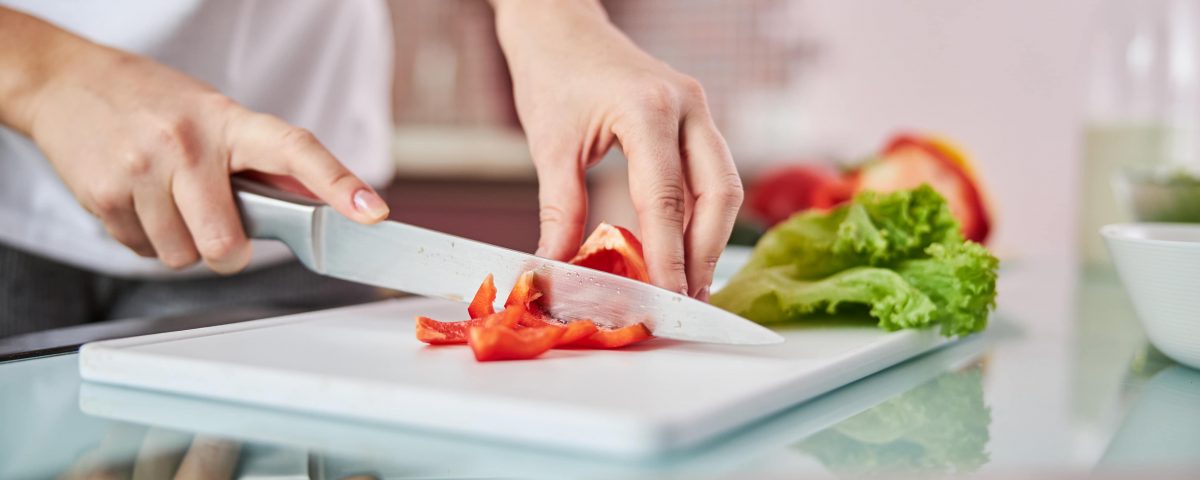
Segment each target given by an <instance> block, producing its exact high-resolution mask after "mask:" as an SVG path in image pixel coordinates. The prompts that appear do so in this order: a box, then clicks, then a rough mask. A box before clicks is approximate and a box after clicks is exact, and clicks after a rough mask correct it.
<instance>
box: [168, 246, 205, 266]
mask: <svg viewBox="0 0 1200 480" xmlns="http://www.w3.org/2000/svg"><path fill="white" fill-rule="evenodd" d="M158 259H159V261H161V262H162V263H163V264H164V265H166V266H167V268H170V269H172V270H179V269H181V268H185V267H188V266H190V265H192V264H194V263H196V262H197V261H199V260H200V255H199V254H198V253H196V250H194V249H179V250H172V251H168V252H162V253H160V254H159V256H158Z"/></svg>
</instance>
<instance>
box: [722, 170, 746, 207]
mask: <svg viewBox="0 0 1200 480" xmlns="http://www.w3.org/2000/svg"><path fill="white" fill-rule="evenodd" d="M715 193H716V197H717V200H718V201H719V202H720V203H722V204H724V205H727V206H730V207H732V208H737V207H740V206H741V205H742V201H744V200H745V197H746V192H745V189H744V188H743V187H742V179H741V177H739V176H738V174H737V173H736V172H730V173H728V174H725V175H723V176H722V177H721V180H720V182H719V183H718V184H717V186H716V190H715Z"/></svg>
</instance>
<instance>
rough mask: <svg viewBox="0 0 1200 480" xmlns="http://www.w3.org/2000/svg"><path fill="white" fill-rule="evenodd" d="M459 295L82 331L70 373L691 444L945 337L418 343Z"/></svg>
mask: <svg viewBox="0 0 1200 480" xmlns="http://www.w3.org/2000/svg"><path fill="white" fill-rule="evenodd" d="M417 315H427V316H430V317H433V318H437V319H440V320H456V319H463V318H465V317H466V311H465V307H464V305H463V304H458V303H451V302H447V301H442V300H433V299H404V300H389V301H384V302H378V303H371V304H366V305H360V306H354V307H347V308H340V309H334V310H325V311H319V312H310V313H304V314H299V315H291V316H286V317H279V318H273V319H266V320H258V321H253V322H245V323H238V324H233V325H221V326H216V327H208V328H200V329H196V330H188V331H182V332H171V333H162V334H155V335H147V336H142V337H133V338H126V339H120V340H109V341H103V342H96V343H89V344H87V345H84V346H83V348H82V349H81V350H80V360H79V368H80V372H81V374H82V376H83V378H84V379H86V380H90V381H96V382H103V383H112V384H119V385H126V386H134V387H142V388H148V389H153V390H165V391H170V392H177V393H184V394H190V395H198V396H203V397H211V398H218V399H225V400H233V401H239V402H247V403H252V404H259V405H266V406H275V407H283V408H288V409H294V410H301V411H311V412H319V413H325V414H331V415H337V416H345V417H354V418H358V419H362V420H368V421H378V422H387V423H394V424H399V425H404V426H409V427H417V428H421V429H429V430H438V431H444V432H452V433H456V434H463V435H470V436H479V437H487V438H491V439H495V440H501V441H506V442H510V441H517V442H523V443H529V444H537V445H541V446H543V447H552V448H558V449H570V450H583V451H588V452H593V453H599V454H607V455H616V456H648V455H654V454H659V453H663V452H666V451H669V450H676V449H681V448H686V447H689V446H693V445H696V444H698V443H701V442H703V441H705V440H708V439H711V438H713V437H714V436H716V435H718V434H720V433H723V432H727V431H730V430H732V429H735V428H737V427H739V426H743V425H745V424H747V423H749V422H751V421H753V420H756V419H760V418H762V417H764V416H767V415H769V414H771V413H775V412H778V411H780V410H782V409H785V408H787V407H789V406H792V405H795V404H797V403H800V402H802V401H804V400H807V399H810V398H812V397H815V396H817V395H820V394H822V393H825V392H828V391H830V390H833V389H835V388H838V387H840V386H842V385H845V384H848V383H850V382H852V381H854V380H857V379H859V378H861V377H864V376H866V375H869V374H871V373H874V372H876V371H879V370H881V369H883V368H886V367H888V366H891V365H893V364H896V363H898V362H901V361H903V360H905V359H907V358H910V357H912V356H915V355H918V354H920V353H922V352H925V351H928V350H930V349H932V348H935V347H937V346H939V345H941V344H943V343H945V342H946V340H945V339H943V338H942V337H940V336H939V335H938V334H937V333H936V332H935V331H932V330H924V331H902V332H895V333H885V332H882V331H880V330H878V329H876V328H874V327H870V326H851V327H822V328H797V329H791V330H782V331H780V333H781V334H783V336H784V337H786V339H787V341H786V342H785V343H783V344H779V345H769V346H744V347H738V346H723V345H705V344H694V343H683V342H675V341H669V340H662V339H656V340H652V341H649V342H645V343H643V344H639V345H635V346H632V347H629V348H626V349H623V350H614V351H599V350H553V351H551V352H548V353H547V354H546V355H544V356H543V357H540V358H538V359H536V360H531V361H515V362H492V363H478V362H476V361H475V359H474V357H473V356H472V355H471V352H470V351H469V350H468V349H467V348H466V347H465V346H444V347H431V346H427V345H424V344H422V343H420V342H418V341H417V340H416V338H415V336H414V332H413V329H414V327H413V318H414V317H415V316H417Z"/></svg>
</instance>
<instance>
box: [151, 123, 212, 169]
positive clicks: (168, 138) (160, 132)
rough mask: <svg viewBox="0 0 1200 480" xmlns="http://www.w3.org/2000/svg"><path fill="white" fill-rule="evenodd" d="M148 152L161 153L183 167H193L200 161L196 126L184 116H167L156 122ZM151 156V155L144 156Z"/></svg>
mask: <svg viewBox="0 0 1200 480" xmlns="http://www.w3.org/2000/svg"><path fill="white" fill-rule="evenodd" d="M152 131H153V137H152V140H151V142H152V143H151V144H150V145H149V146H148V147H147V148H146V150H147V151H148V152H162V154H164V155H169V156H171V157H174V158H176V159H178V161H179V162H181V164H182V166H184V167H194V166H196V164H197V163H198V162H199V160H200V152H199V145H198V144H197V142H196V141H195V138H194V136H195V133H196V126H195V124H194V123H193V122H192V120H190V119H189V118H187V117H185V116H168V117H165V118H161V119H159V120H157V122H156V125H155V127H154V128H153V130H152ZM146 156H152V155H146Z"/></svg>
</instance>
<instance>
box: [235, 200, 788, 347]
mask: <svg viewBox="0 0 1200 480" xmlns="http://www.w3.org/2000/svg"><path fill="white" fill-rule="evenodd" d="M233 182H234V190H235V192H236V197H237V200H238V205H239V210H240V212H241V215H242V223H243V224H244V225H245V228H246V232H247V234H248V235H249V236H250V237H252V238H260V239H275V240H279V241H282V242H283V243H285V244H287V246H288V247H289V248H290V249H291V250H292V252H293V253H295V254H296V257H297V258H298V259H299V260H300V261H301V262H302V263H303V264H304V265H305V266H306V267H308V268H309V269H310V270H312V271H314V272H316V273H319V274H321V275H327V276H331V277H336V278H341V279H344V280H349V281H353V282H358V283H365V284H368V285H374V286H379V287H385V288H391V289H394V290H400V291H404V292H409V293H414V294H418V295H423V296H428V297H438V298H445V299H449V300H454V301H467V300H469V299H470V298H471V297H472V296H473V295H474V293H475V290H476V289H477V288H478V286H479V283H480V282H481V281H482V280H483V278H484V277H485V276H487V275H488V274H492V275H493V278H494V279H495V282H496V288H497V290H499V291H502V292H503V291H508V290H511V289H512V286H513V285H514V284H515V283H516V280H517V277H519V276H520V275H521V274H522V273H523V272H526V271H531V270H532V271H534V272H535V279H536V280H535V282H536V284H537V286H538V288H539V289H540V290H541V291H542V293H543V306H544V307H546V309H547V310H548V313H549V314H550V315H551V316H553V317H554V318H557V319H559V320H564V321H566V320H575V319H587V320H592V321H593V322H596V323H597V324H599V325H601V326H605V327H611V328H615V327H623V326H628V325H632V324H635V323H638V322H642V323H645V324H646V326H647V327H649V329H650V331H651V332H652V333H653V334H654V335H655V336H658V337H663V338H671V339H677V340H687V341H697V342H708V343H726V344H740V345H763V344H771V343H779V342H782V341H783V337H780V336H779V335H778V334H776V333H775V332H773V331H771V330H769V329H767V328H764V327H763V326H761V325H758V324H756V323H754V322H751V321H749V320H746V319H744V318H741V317H739V316H737V315H734V314H732V313H729V312H726V311H724V310H721V309H719V308H716V307H714V306H712V305H709V304H707V303H704V302H701V301H698V300H696V299H693V298H690V297H687V296H685V295H680V294H678V293H675V292H671V291H668V290H664V289H661V288H658V287H655V286H652V285H649V284H646V283H642V282H638V281H635V280H631V279H628V278H624V277H620V276H617V275H612V274H608V273H605V272H600V271H596V270H592V269H589V268H585V267H580V266H576V265H571V264H568V263H565V262H558V261H554V260H549V259H545V258H541V257H537V256H534V255H530V254H527V253H522V252H518V251H515V250H510V249H507V248H503V247H498V246H495V245H490V244H487V243H484V242H478V241H475V240H470V239H466V238H461V237H457V236H454V235H449V234H445V233H441V232H436V231H433V230H429V229H425V228H420V227H416V226H413V225H408V224H404V223H400V222H392V221H384V222H380V223H377V224H375V225H362V224H359V223H356V222H354V221H352V220H350V219H347V218H346V217H344V216H342V215H341V214H339V213H337V212H336V211H334V210H333V209H332V208H331V207H329V206H327V205H325V204H322V203H319V202H315V201H313V200H311V199H308V198H304V197H300V196H297V195H291V194H288V193H285V192H281V191H278V190H275V189H273V188H270V187H266V186H263V185H260V184H257V183H254V182H251V181H248V180H245V179H240V178H235V179H234V180H233Z"/></svg>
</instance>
